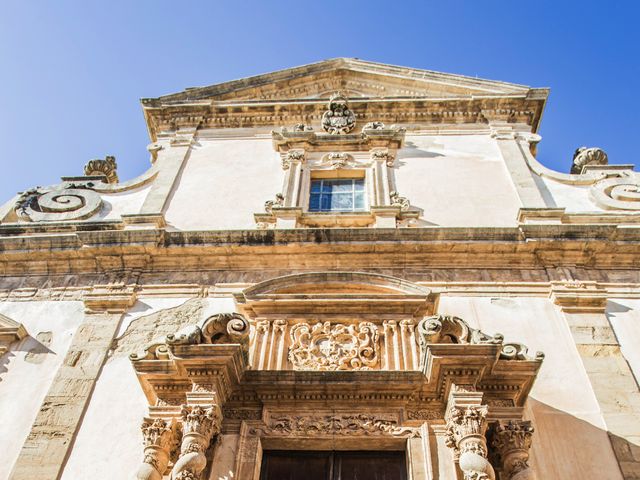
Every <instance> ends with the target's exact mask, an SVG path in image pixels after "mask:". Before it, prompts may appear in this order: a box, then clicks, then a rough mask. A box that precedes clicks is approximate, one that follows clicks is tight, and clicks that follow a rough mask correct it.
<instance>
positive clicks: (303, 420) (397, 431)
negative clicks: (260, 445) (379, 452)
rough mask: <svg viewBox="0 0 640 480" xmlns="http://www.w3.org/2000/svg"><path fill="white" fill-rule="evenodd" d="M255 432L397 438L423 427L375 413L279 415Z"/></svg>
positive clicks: (413, 435)
mask: <svg viewBox="0 0 640 480" xmlns="http://www.w3.org/2000/svg"><path fill="white" fill-rule="evenodd" d="M255 433H264V434H267V435H273V436H278V435H285V436H294V437H295V436H299V437H309V436H316V435H317V436H323V435H326V436H331V435H340V436H378V435H391V436H397V437H415V436H419V430H418V429H416V428H412V427H400V426H398V422H397V421H396V420H392V419H385V418H381V417H380V416H377V415H371V414H364V413H360V414H344V415H294V416H291V415H278V416H275V417H272V418H270V419H269V421H268V422H267V425H266V427H264V428H261V427H258V428H256V429H255Z"/></svg>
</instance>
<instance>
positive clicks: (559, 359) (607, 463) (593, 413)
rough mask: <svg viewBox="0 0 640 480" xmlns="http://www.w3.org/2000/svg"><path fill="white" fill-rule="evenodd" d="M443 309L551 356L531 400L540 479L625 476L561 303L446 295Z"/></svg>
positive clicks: (534, 462) (534, 456) (534, 454)
mask: <svg viewBox="0 0 640 480" xmlns="http://www.w3.org/2000/svg"><path fill="white" fill-rule="evenodd" d="M439 311H441V312H443V313H448V314H453V315H457V316H460V317H462V318H464V319H465V320H467V321H468V322H469V324H471V325H472V326H474V327H476V328H480V329H481V330H482V331H484V332H486V333H489V334H494V333H498V332H499V333H502V334H504V336H505V341H506V342H519V343H524V344H525V345H527V346H528V347H529V349H530V353H531V352H535V351H537V350H541V351H543V352H544V353H545V354H546V356H545V359H544V362H543V364H542V368H541V370H540V373H539V375H538V378H537V380H536V383H535V385H534V387H533V390H532V391H531V394H530V397H529V402H528V417H529V418H530V419H531V420H533V422H534V425H535V426H536V433H535V434H534V443H533V447H532V465H533V467H534V469H535V471H536V472H537V474H538V477H539V478H558V479H560V478H563V479H564V478H588V477H591V476H594V475H597V476H599V477H598V478H606V479H608V480H609V479H610V480H614V479H621V478H622V476H621V475H620V470H619V467H618V464H617V461H616V457H615V455H614V453H613V450H612V448H611V444H610V442H609V438H608V435H607V431H606V427H605V423H604V420H603V417H602V414H601V411H600V406H599V405H598V402H597V400H596V396H595V394H594V392H593V389H592V387H591V384H590V382H589V378H588V377H587V374H586V372H585V369H584V366H583V364H582V361H581V359H580V356H579V354H578V351H577V349H576V346H575V343H574V341H573V338H572V336H571V333H570V331H569V329H568V326H567V325H566V323H565V321H564V319H563V318H562V314H561V312H560V311H559V309H558V308H557V307H556V306H555V305H553V304H552V303H551V302H550V301H549V300H547V299H543V298H516V297H508V298H507V297H505V298H489V297H485V298H471V297H458V298H454V297H446V296H445V297H443V298H442V299H441V301H440V307H439ZM567 432H570V434H567ZM550 445H553V448H549V446H550ZM602 475H606V476H602Z"/></svg>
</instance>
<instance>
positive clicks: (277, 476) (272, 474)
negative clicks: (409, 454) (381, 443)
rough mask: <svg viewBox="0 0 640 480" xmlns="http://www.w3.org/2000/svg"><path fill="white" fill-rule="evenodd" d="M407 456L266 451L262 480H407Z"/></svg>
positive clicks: (391, 453) (371, 453) (382, 453)
mask: <svg viewBox="0 0 640 480" xmlns="http://www.w3.org/2000/svg"><path fill="white" fill-rule="evenodd" d="M406 478H407V467H406V464H405V455H404V452H349V451H339V452H306V451H303V452H298V451H266V452H264V454H263V457H262V469H261V475H260V479H261V480H406Z"/></svg>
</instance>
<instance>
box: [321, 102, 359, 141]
mask: <svg viewBox="0 0 640 480" xmlns="http://www.w3.org/2000/svg"><path fill="white" fill-rule="evenodd" d="M355 126H356V116H355V114H354V113H353V111H351V110H350V109H349V102H348V101H347V98H346V97H345V96H344V95H342V94H340V93H337V94H334V95H332V96H331V98H330V99H329V110H327V111H326V112H324V114H323V115H322V128H323V129H324V131H325V132H328V133H331V134H334V135H337V134H345V133H349V132H351V130H353V128H354V127H355Z"/></svg>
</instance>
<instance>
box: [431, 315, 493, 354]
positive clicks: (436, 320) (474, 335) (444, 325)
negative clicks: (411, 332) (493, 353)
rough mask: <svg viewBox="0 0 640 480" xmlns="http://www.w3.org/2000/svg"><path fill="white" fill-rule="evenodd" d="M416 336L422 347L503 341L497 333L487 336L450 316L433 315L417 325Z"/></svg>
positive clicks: (457, 318)
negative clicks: (436, 344) (437, 344)
mask: <svg viewBox="0 0 640 480" xmlns="http://www.w3.org/2000/svg"><path fill="white" fill-rule="evenodd" d="M418 335H419V336H418V339H419V343H420V345H421V346H422V347H426V345H427V344H429V343H460V344H477V343H488V344H501V343H502V341H503V340H504V337H503V336H502V335H501V334H499V333H498V334H496V335H494V336H490V335H487V334H485V333H483V332H481V331H480V330H477V329H474V328H471V327H470V326H469V325H468V324H467V322H465V321H464V320H463V319H461V318H459V317H454V316H452V315H435V316H432V317H426V318H424V319H422V320H421V321H420V323H419V324H418Z"/></svg>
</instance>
